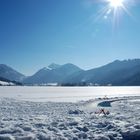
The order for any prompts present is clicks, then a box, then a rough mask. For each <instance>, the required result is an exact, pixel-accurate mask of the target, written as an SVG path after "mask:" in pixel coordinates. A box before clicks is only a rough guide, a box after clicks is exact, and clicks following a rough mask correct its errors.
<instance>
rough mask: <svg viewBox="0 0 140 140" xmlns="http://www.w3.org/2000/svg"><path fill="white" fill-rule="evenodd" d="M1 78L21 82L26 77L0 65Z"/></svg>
mask: <svg viewBox="0 0 140 140" xmlns="http://www.w3.org/2000/svg"><path fill="white" fill-rule="evenodd" d="M0 77H3V78H6V79H9V80H11V81H21V80H23V79H24V78H25V75H23V74H21V73H19V72H17V71H16V70H14V69H13V68H11V67H9V66H7V65H5V64H0Z"/></svg>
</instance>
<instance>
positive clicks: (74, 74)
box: [0, 59, 140, 86]
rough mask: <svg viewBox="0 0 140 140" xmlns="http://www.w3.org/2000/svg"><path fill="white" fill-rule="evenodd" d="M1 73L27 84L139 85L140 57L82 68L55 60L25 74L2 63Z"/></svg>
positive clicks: (4, 76) (0, 75)
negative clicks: (58, 62) (30, 74)
mask: <svg viewBox="0 0 140 140" xmlns="http://www.w3.org/2000/svg"><path fill="white" fill-rule="evenodd" d="M0 77H2V78H6V79H9V80H12V81H17V82H21V83H23V84H26V85H34V84H36V85H43V84H49V83H52V84H54V83H57V84H58V85H66V86H67V85H113V86H139V85H140V59H128V60H123V61H120V60H115V61H113V62H111V63H109V64H106V65H104V66H101V67H98V68H94V69H90V70H83V69H81V68H79V67H78V66H76V65H74V64H71V63H67V64H64V65H58V64H55V63H52V64H51V65H49V66H48V67H44V68H42V69H40V70H38V71H37V72H36V73H35V74H33V75H32V76H25V75H24V74H21V73H20V72H17V71H16V70H14V69H13V68H11V67H9V66H7V65H4V64H0Z"/></svg>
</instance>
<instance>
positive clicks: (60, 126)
mask: <svg viewBox="0 0 140 140" xmlns="http://www.w3.org/2000/svg"><path fill="white" fill-rule="evenodd" d="M119 99H121V100H119ZM122 99H123V100H122ZM111 100H114V99H110V100H109V101H111ZM117 100H118V101H116V102H112V103H111V106H110V107H106V109H108V110H109V111H110V114H109V115H107V116H104V115H97V114H95V111H96V110H99V108H98V106H97V104H98V103H100V102H102V101H104V100H102V99H96V100H90V101H86V102H78V103H53V102H47V103H45V102H42V103H40V102H28V101H20V100H15V99H10V98H0V140H81V139H86V140H139V139H140V97H124V98H117Z"/></svg>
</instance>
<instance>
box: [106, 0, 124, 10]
mask: <svg viewBox="0 0 140 140" xmlns="http://www.w3.org/2000/svg"><path fill="white" fill-rule="evenodd" d="M108 2H109V5H110V6H111V7H113V8H119V7H123V2H124V0H108Z"/></svg>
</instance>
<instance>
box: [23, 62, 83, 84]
mask: <svg viewBox="0 0 140 140" xmlns="http://www.w3.org/2000/svg"><path fill="white" fill-rule="evenodd" d="M79 71H83V70H82V69H80V68H79V67H77V66H75V65H73V64H70V63H68V64H64V65H57V64H51V65H49V66H48V67H47V68H42V69H40V70H39V71H38V72H36V73H35V74H34V75H32V76H29V77H27V78H26V79H25V80H24V81H23V82H24V83H27V84H43V83H62V82H63V80H64V79H65V78H67V77H69V76H70V75H72V74H74V73H76V72H79Z"/></svg>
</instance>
